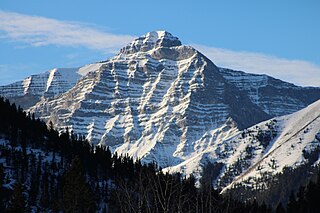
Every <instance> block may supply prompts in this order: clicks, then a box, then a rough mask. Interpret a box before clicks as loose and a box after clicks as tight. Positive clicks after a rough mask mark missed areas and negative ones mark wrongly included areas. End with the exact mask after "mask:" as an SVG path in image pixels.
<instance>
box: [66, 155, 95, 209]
mask: <svg viewBox="0 0 320 213" xmlns="http://www.w3.org/2000/svg"><path fill="white" fill-rule="evenodd" d="M62 202H63V210H64V211H65V212H94V211H95V203H94V199H93V194H92V192H91V190H90V188H89V187H88V185H87V183H86V181H85V176H84V172H83V168H82V164H81V161H80V159H79V158H78V157H76V158H75V159H74V160H73V161H72V165H71V168H70V170H69V171H68V172H67V173H66V175H65V177H64V185H63V201H62Z"/></svg>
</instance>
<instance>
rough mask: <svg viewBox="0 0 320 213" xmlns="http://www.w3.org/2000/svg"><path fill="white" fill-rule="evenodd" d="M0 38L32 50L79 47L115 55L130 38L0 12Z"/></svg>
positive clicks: (40, 18)
mask: <svg viewBox="0 0 320 213" xmlns="http://www.w3.org/2000/svg"><path fill="white" fill-rule="evenodd" d="M0 38H2V39H10V40H13V41H19V42H24V43H27V44H31V45H33V46H45V45H59V46H74V47H78V46H82V47H86V48H90V49H96V50H102V51H104V52H115V51H116V50H118V49H119V48H121V47H122V46H124V45H125V44H127V43H129V42H131V41H132V40H133V39H134V37H133V36H130V35H115V34H111V33H108V32H105V31H102V30H100V29H98V28H97V27H93V26H88V25H86V24H83V23H74V22H68V21H59V20H55V19H50V18H45V17H39V16H30V15H24V14H19V13H14V12H6V11H1V10H0Z"/></svg>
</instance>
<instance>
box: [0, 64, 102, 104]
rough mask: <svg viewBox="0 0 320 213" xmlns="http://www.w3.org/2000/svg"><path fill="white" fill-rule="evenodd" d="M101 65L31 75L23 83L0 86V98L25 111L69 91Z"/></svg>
mask: <svg viewBox="0 0 320 213" xmlns="http://www.w3.org/2000/svg"><path fill="white" fill-rule="evenodd" d="M99 67H100V64H99V63H97V64H89V65H86V66H84V67H81V68H55V69H52V70H49V71H47V72H45V73H41V74H36V75H31V76H29V77H27V78H25V79H24V80H22V81H18V82H15V83H12V84H9V85H6V86H0V96H4V97H6V98H9V99H10V101H12V102H15V103H16V104H17V105H20V106H21V107H23V108H24V109H28V108H29V107H31V106H33V105H35V104H36V103H37V102H38V101H39V100H40V99H41V98H48V99H52V98H54V97H56V96H57V95H60V94H62V93H64V92H66V91H68V90H69V89H71V88H72V87H73V86H74V85H75V84H76V83H77V82H78V80H79V79H80V78H81V77H82V76H84V75H86V74H87V73H88V72H90V71H95V70H97V69H98V68H99Z"/></svg>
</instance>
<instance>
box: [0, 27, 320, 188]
mask: <svg viewBox="0 0 320 213" xmlns="http://www.w3.org/2000/svg"><path fill="white" fill-rule="evenodd" d="M81 69H84V70H86V72H80V73H83V76H82V77H81V75H76V76H78V77H77V78H73V79H74V81H73V82H76V83H73V84H72V83H70V84H68V85H69V86H70V88H67V86H66V87H65V88H64V90H65V91H63V90H57V89H54V90H53V91H58V92H56V93H53V94H54V95H51V96H49V95H47V90H46V88H47V87H45V86H43V87H41V88H42V89H39V88H40V87H37V88H38V91H41V92H39V95H38V96H37V97H39V98H38V99H37V101H35V102H37V103H36V104H34V105H33V106H31V107H30V108H29V110H28V111H29V112H32V113H35V115H36V116H38V117H40V118H42V119H44V120H45V121H46V122H50V121H52V122H53V124H54V126H55V127H57V128H60V129H64V128H66V127H68V129H69V130H73V131H74V132H76V133H78V134H82V135H85V136H86V138H87V139H88V140H89V141H90V143H91V144H93V145H98V146H100V145H102V146H109V147H110V149H111V150H112V151H113V152H118V153H119V154H129V155H130V156H132V157H134V158H140V159H142V161H144V162H151V161H155V162H157V164H158V165H159V166H161V167H162V168H165V170H167V171H171V172H174V171H180V172H183V173H184V174H191V173H195V174H196V175H200V173H201V172H202V171H203V168H204V167H206V166H208V164H209V163H212V164H214V165H215V167H216V168H217V169H216V170H217V171H216V174H215V175H214V176H215V177H214V178H213V179H215V180H216V183H215V185H216V186H217V187H222V188H224V187H226V186H227V185H228V184H231V183H232V181H233V180H234V178H235V177H237V176H239V175H241V174H242V173H243V172H244V171H246V170H247V169H248V168H249V167H250V166H252V165H253V164H254V163H255V162H257V161H258V159H260V157H259V156H261V155H262V153H265V152H266V151H267V149H268V144H269V143H270V141H271V140H273V139H274V138H275V137H277V134H276V133H273V132H272V131H270V130H269V129H265V127H264V126H265V124H259V125H256V124H258V123H260V122H262V121H265V120H267V121H266V122H267V123H268V122H269V123H268V125H270V126H274V125H276V124H274V123H272V121H273V120H269V119H271V118H272V117H274V116H282V115H285V114H289V113H292V112H295V111H297V110H300V109H302V108H304V107H306V106H307V105H309V104H311V103H312V102H314V101H316V100H318V99H320V88H315V87H299V86H295V85H293V84H290V83H287V82H283V81H280V80H278V79H274V78H272V77H269V76H266V75H255V74H248V73H245V72H241V71H234V70H230V69H225V68H218V67H217V66H216V65H215V64H214V63H213V62H212V61H210V60H209V59H208V58H206V57H205V56H204V55H203V54H202V53H200V52H198V51H197V50H196V49H194V48H193V47H190V46H184V45H182V43H181V41H180V40H179V39H178V38H177V37H174V36H173V35H171V34H170V33H168V32H166V31H157V32H150V33H148V34H146V35H144V36H142V37H139V38H137V39H136V40H134V41H133V42H131V43H130V44H128V45H127V46H125V47H124V48H122V49H121V50H120V51H119V53H118V54H117V55H116V56H114V57H112V58H110V59H108V60H106V61H103V62H100V63H97V64H93V65H90V66H89V68H80V69H78V70H81ZM74 72H75V73H77V72H78V71H77V70H74ZM44 79H45V80H44V82H46V83H43V84H45V85H51V84H50V83H48V79H49V78H44ZM75 79H76V80H75ZM58 82H61V80H60V81H58ZM70 82H71V81H70ZM18 85H20V87H21V83H18ZM57 85H59V84H57ZM72 85H73V86H72ZM20 87H19V88H20ZM7 88H8V87H6V86H4V87H2V88H1V90H0V91H2V94H4V96H6V97H8V96H9V95H5V93H7V94H10V93H8V91H19V90H18V89H16V90H10V89H7ZM13 88H14V87H13ZM58 88H60V87H58ZM21 91H22V90H21ZM23 91H24V90H23ZM15 94H16V93H15ZM19 94H20V96H18V95H16V96H18V97H22V98H27V97H26V95H24V94H25V93H19ZM21 94H22V95H21ZM49 94H52V93H49ZM9 98H10V97H9ZM38 100H39V101H38ZM251 126H253V127H251ZM249 127H251V128H249ZM248 128H249V129H248ZM255 128H256V129H255ZM274 128H278V127H274ZM254 129H255V131H256V132H253V131H254ZM258 130H259V131H258ZM278 131H280V130H277V132H278ZM247 132H250V133H248V136H247ZM270 132H271V133H272V134H271V133H270ZM254 134H256V135H255V136H256V137H255V138H256V139H252V140H251V141H250V140H249V137H251V136H252V135H254ZM270 134H271V135H270ZM252 137H253V136H252ZM245 138H246V139H245ZM261 138H262V139H261ZM260 139H261V140H263V141H262V142H261V141H260ZM264 140H266V141H267V142H266V141H264ZM268 140H269V141H268ZM259 141H260V142H261V146H262V147H260V145H259V144H260V142H259ZM255 143H257V144H255ZM243 149H247V150H249V151H250V150H251V149H257V150H254V151H252V156H251V155H250V154H248V156H247V157H246V158H247V159H250V161H249V162H247V161H240V160H238V159H239V157H241V155H242V152H241V151H243ZM249 151H248V152H249ZM250 152H251V151H250ZM254 156H255V158H253V157H254Z"/></svg>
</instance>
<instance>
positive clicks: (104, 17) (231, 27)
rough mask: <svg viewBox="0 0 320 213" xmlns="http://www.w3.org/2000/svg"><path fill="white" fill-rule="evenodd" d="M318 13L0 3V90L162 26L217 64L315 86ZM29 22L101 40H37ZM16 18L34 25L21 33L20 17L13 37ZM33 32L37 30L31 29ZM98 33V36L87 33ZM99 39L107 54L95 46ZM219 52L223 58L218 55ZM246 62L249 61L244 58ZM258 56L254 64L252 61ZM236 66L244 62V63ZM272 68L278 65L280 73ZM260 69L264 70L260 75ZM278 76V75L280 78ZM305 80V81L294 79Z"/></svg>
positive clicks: (191, 5)
mask: <svg viewBox="0 0 320 213" xmlns="http://www.w3.org/2000/svg"><path fill="white" fill-rule="evenodd" d="M319 11H320V1H317V0H308V1H302V0H300V1H298V0H281V1H277V0H269V1H256V0H255V1H254V0H251V1H248V0H242V1H237V0H234V1H231V0H226V1H213V0H212V1H210V0H207V1H204V0H202V1H201V0H198V1H173V0H170V1H167V0H165V1H138V0H137V1H132V0H130V1H129V0H122V1H105V0H104V1H103V0H101V1H100V0H90V1H81V0H78V1H66V0H64V1H62V0H54V1H43V0H28V1H21V0H1V2H0V12H1V13H0V49H1V50H0V85H1V84H6V83H10V82H12V81H14V80H18V79H22V78H24V77H26V76H28V75H30V74H34V73H39V72H44V71H46V70H48V69H52V68H54V67H74V66H81V65H84V64H87V63H91V62H95V61H99V60H103V59H106V58H108V57H109V56H111V55H112V53H113V52H114V51H115V50H116V49H118V48H120V46H121V45H122V43H121V42H120V41H119V39H121V38H123V40H125V41H129V40H130V39H131V37H130V36H139V35H143V34H145V33H146V32H148V31H153V30H160V29H161V30H167V31H169V32H171V33H172V34H174V35H175V36H177V37H179V38H180V40H181V41H182V42H183V43H184V44H188V45H190V44H192V45H195V46H196V47H199V49H200V50H202V51H204V53H205V54H207V55H208V56H209V57H210V58H211V59H212V60H213V62H215V63H216V64H217V65H219V66H229V67H231V68H235V69H247V71H249V72H258V73H267V74H270V75H275V76H276V77H278V78H282V79H284V80H288V81H291V82H294V83H297V84H301V85H316V86H320V54H319V53H320V39H319V38H320V24H319V23H320V12H319ZM20 15H21V16H20ZM16 16H18V18H17V17H16ZM32 17H37V18H39V19H42V18H44V19H45V21H43V20H42V21H41V22H39V25H43V23H48V24H47V25H48V26H45V27H46V28H45V29H46V30H47V28H50V27H52V25H51V24H50V22H47V21H48V20H54V21H57V22H59V23H60V24H64V23H67V24H68V26H69V27H70V25H74V26H77V28H76V30H79V28H82V27H83V28H86V29H87V30H88V29H91V30H88V31H84V33H82V36H83V34H87V35H85V36H87V37H88V38H93V39H96V40H99V39H101V43H99V42H98V43H95V42H96V41H90V42H86V41H84V38H81V39H80V38H79V40H77V39H73V38H72V39H73V40H77V42H72V41H71V42H70V41H69V42H68V41H64V40H63V39H64V38H61V37H63V36H66V35H60V34H58V37H59V38H56V37H57V35H54V36H55V38H52V37H50V35H46V34H45V33H49V34H52V33H50V32H52V30H54V29H49V30H47V31H46V32H45V33H44V35H41V41H40V42H38V40H37V39H38V38H37V36H39V32H40V34H41V33H42V31H43V29H42V28H43V27H44V26H41V27H42V28H41V27H40V28H41V29H38V28H37V20H35V19H32ZM16 18H17V19H19V18H20V19H23V20H25V21H28V20H29V18H30V19H31V21H34V23H32V24H31V25H30V26H31V27H25V28H23V26H20V25H21V23H22V22H21V20H19V21H18V22H19V23H18V24H19V30H18V32H15V30H16V25H17V23H16V22H14V23H11V21H9V20H15V19H16ZM1 20H2V22H1ZM9 22H10V23H9ZM28 24H30V23H29V22H28ZM28 26H29V25H28ZM58 26H59V25H58ZM68 26H67V27H68ZM30 28H37V29H32V30H30V31H29V29H30ZM52 28H54V27H52ZM72 29H73V28H72V27H71V31H72ZM76 30H75V31H76ZM57 31H59V30H58V29H57ZM96 31H97V32H99V33H101V34H102V35H100V34H99V36H96V37H95V36H91V33H94V32H96ZM80 32H81V30H80ZM104 34H106V35H110V34H111V35H113V36H119V39H118V40H115V41H114V43H116V44H115V45H114V46H112V44H110V43H112V42H113V41H110V42H109V41H108V39H109V37H108V36H104ZM33 36H34V38H33ZM74 36H79V34H77V35H74ZM121 36H123V37H121ZM102 37H103V38H102ZM72 39H71V40H72ZM62 40H63V41H62ZM103 42H105V44H106V48H105V49H104V48H103V47H101V48H99V47H98V46H99V45H100V44H104V43H103ZM108 45H109V46H108ZM102 46H103V45H102ZM219 50H221V51H220V52H222V53H224V54H222V55H219ZM238 53H239V54H238ZM228 57H229V58H228ZM243 57H247V58H246V60H244V59H243ZM255 57H258V59H257V61H259V63H255V64H251V63H253V62H252V61H253V60H254V59H255ZM215 59H217V61H215ZM272 60H275V61H272ZM239 61H240V62H241V61H243V63H244V64H243V66H242V65H241V63H239ZM273 62H274V63H273ZM270 64H275V65H274V66H276V65H277V64H279V66H280V67H281V70H282V71H281V70H280V71H279V68H278V69H274V67H271V65H270ZM269 66H270V67H269ZM279 66H278V67H279ZM260 67H265V69H263V68H261V70H259V69H260ZM248 69H249V70H248ZM255 69H256V70H255ZM272 69H274V70H272ZM268 70H271V71H270V72H268ZM290 70H293V71H292V74H291V73H290ZM309 70H310V71H309ZM278 72H282V73H280V74H279V75H277V73H278ZM308 72H309V73H308ZM303 73H308V75H313V79H310V80H308V79H306V77H304V76H303V75H302V74H303ZM290 76H295V77H294V78H293V77H292V78H290ZM302 78H304V80H303V81H299V79H300V80H301V79H302ZM315 78H316V80H315ZM318 79H319V83H317V81H318Z"/></svg>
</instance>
